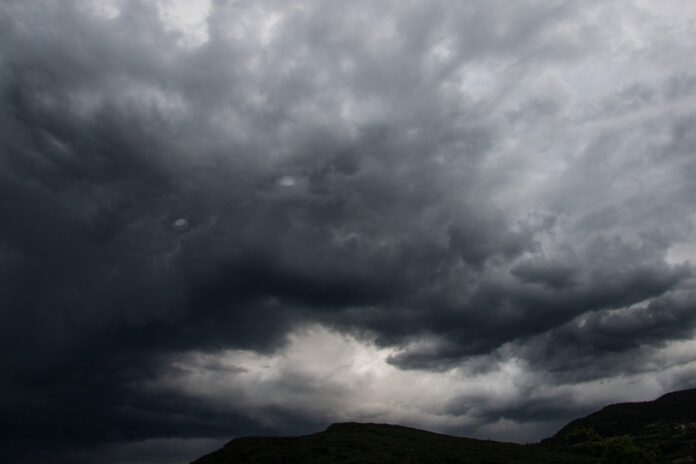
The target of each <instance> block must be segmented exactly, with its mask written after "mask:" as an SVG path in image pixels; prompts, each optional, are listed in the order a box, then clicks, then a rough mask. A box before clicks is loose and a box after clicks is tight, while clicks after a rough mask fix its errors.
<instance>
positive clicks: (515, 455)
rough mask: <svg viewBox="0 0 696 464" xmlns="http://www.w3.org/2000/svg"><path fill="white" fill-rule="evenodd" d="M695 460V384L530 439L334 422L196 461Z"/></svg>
mask: <svg viewBox="0 0 696 464" xmlns="http://www.w3.org/2000/svg"><path fill="white" fill-rule="evenodd" d="M598 462H599V463H614V464H629V463H630V464H641V463H645V464H652V463H682V464H686V463H696V389H692V390H683V391H678V392H672V393H668V394H666V395H664V396H661V397H660V398H658V399H656V400H654V401H645V402H641V403H619V404H613V405H610V406H607V407H605V408H603V409H601V410H600V411H597V412H595V413H593V414H590V415H589V416H587V417H583V418H581V419H577V420H574V421H572V422H570V423H569V424H568V425H566V426H565V427H563V428H562V429H561V430H559V431H558V433H556V434H555V435H554V436H553V437H550V438H547V439H545V440H542V442H541V444H538V445H518V444H513V443H499V442H494V441H490V440H485V441H484V440H474V439H470V438H460V437H452V436H449V435H442V434H438V433H432V432H426V431H423V430H417V429H412V428H408V427H401V426H397V425H387V424H358V423H345V424H334V425H332V426H330V427H329V428H328V429H326V430H325V431H323V432H319V433H316V434H313V435H305V436H299V437H247V438H237V439H234V440H232V441H230V442H229V443H228V444H227V445H225V447H224V448H222V449H220V450H218V451H216V452H214V453H211V454H209V455H207V456H204V457H202V458H200V459H198V460H197V461H195V463H196V464H232V463H236V464H246V463H249V464H255V463H283V464H290V463H307V464H315V463H316V464H318V463H368V464H369V463H406V464H408V463H420V464H427V463H462V464H464V463H466V464H507V463H515V464H524V463H529V464H544V463H549V464H551V463H554V464H558V463H570V464H572V463H577V464H581V463H588V464H589V463H598Z"/></svg>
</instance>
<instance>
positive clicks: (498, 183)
mask: <svg viewBox="0 0 696 464" xmlns="http://www.w3.org/2000/svg"><path fill="white" fill-rule="evenodd" d="M116 3H117V4H118V5H117V10H118V14H117V15H115V16H114V17H112V18H109V17H104V16H100V15H99V14H95V13H94V12H93V11H91V10H90V9H89V8H87V6H85V5H86V4H82V3H80V2H62V3H61V4H60V5H58V4H56V3H54V2H40V1H29V2H18V1H9V2H5V3H4V4H3V5H2V6H0V24H1V25H2V27H0V105H1V106H0V140H2V147H3V148H2V152H1V153H0V214H1V215H2V216H1V217H3V218H5V219H4V220H3V221H2V222H1V223H0V258H1V259H2V262H3V266H2V269H0V317H1V318H2V319H1V320H0V322H1V324H0V360H1V363H0V374H2V378H3V382H2V387H1V388H2V393H3V394H2V400H0V401H1V403H0V404H1V405H2V412H3V417H4V418H5V421H4V422H5V424H6V425H5V426H3V437H4V439H7V440H8V444H11V445H12V452H13V453H14V456H16V460H17V462H25V461H27V459H28V460H29V461H32V462H40V461H41V460H42V459H49V458H47V457H46V458H44V457H43V456H33V457H29V458H27V457H26V455H24V454H23V452H24V451H25V450H26V449H27V448H29V447H31V446H34V445H35V444H36V443H48V444H50V447H51V453H52V456H53V457H52V458H50V460H51V462H57V461H55V459H59V458H55V456H57V455H58V456H59V455H60V452H61V449H58V448H62V449H63V451H65V450H72V451H74V450H75V449H77V448H80V447H82V446H87V447H95V446H98V445H101V444H104V443H119V442H124V441H133V440H146V439H164V438H171V437H175V438H176V437H180V438H189V437H221V436H224V437H227V436H229V435H233V434H236V433H240V434H242V433H244V434H248V433H256V432H258V433H261V432H269V431H278V430H280V429H282V430H289V431H292V430H300V429H301V430H308V429H309V428H310V425H313V424H315V422H313V420H314V419H312V418H309V417H303V416H302V414H299V413H296V412H295V413H292V412H289V411H290V410H288V411H281V412H279V413H278V414H276V415H277V416H279V417H280V416H284V417H286V419H284V420H285V424H286V425H284V426H283V427H280V426H278V425H277V424H276V425H275V427H274V426H270V425H263V421H259V420H257V419H254V418H252V417H249V415H247V413H245V412H240V411H238V412H237V413H234V412H229V411H227V412H226V413H225V414H224V415H222V414H221V413H218V412H216V406H215V405H214V404H208V403H206V402H204V401H202V400H200V401H199V400H196V399H195V398H192V397H190V396H187V395H184V394H179V393H176V392H175V393H171V394H168V395H164V396H153V395H152V394H149V393H148V392H147V389H145V388H144V387H143V385H145V384H146V383H147V382H148V381H151V380H153V379H156V378H157V377H158V376H160V375H163V372H165V371H166V370H167V369H168V368H169V367H168V366H169V364H168V361H167V360H169V359H171V357H172V356H175V355H176V354H177V353H184V352H187V351H189V350H201V351H214V350H220V349H248V350H254V351H257V352H261V353H272V352H274V350H281V349H282V348H283V346H284V344H285V342H286V336H287V334H288V333H290V332H291V331H292V330H293V329H295V328H297V327H301V326H303V325H305V324H307V323H311V322H320V323H322V324H324V325H326V326H329V327H333V328H335V329H337V330H341V331H345V332H347V333H353V334H360V335H361V336H364V337H367V338H369V337H374V340H376V343H377V344H378V345H380V346H383V347H391V348H395V349H397V350H399V351H398V352H396V353H394V354H392V355H391V357H390V358H389V361H390V362H391V363H392V364H393V365H395V366H398V367H400V368H404V369H423V370H426V371H439V370H446V369H450V368H452V367H454V366H457V365H458V364H459V363H462V362H464V361H466V360H469V359H473V358H474V357H476V356H486V355H493V353H495V352H496V350H500V349H502V348H504V347H506V346H511V345H513V346H520V347H522V348H520V350H519V355H520V356H523V357H524V359H525V360H526V361H528V362H529V363H530V364H531V365H533V366H536V367H540V366H542V369H544V368H548V370H549V371H550V372H551V373H553V374H554V375H555V374H556V373H558V372H559V371H563V370H571V368H569V367H568V366H570V365H573V363H576V364H575V365H577V366H584V365H586V364H588V363H595V364H596V365H597V366H600V367H598V369H599V370H600V371H601V372H608V371H610V370H612V367H610V366H612V364H611V363H610V360H613V359H615V353H623V352H628V351H630V350H631V349H635V348H638V347H643V346H645V345H651V344H652V345H655V346H658V345H660V344H662V343H665V342H666V341H668V340H675V339H681V338H685V337H688V336H689V335H690V333H691V332H690V331H691V330H692V328H693V327H694V323H695V322H696V321H694V320H693V318H692V317H691V316H690V313H691V311H690V308H691V304H692V302H693V300H692V299H691V298H690V296H689V294H688V293H684V292H682V289H683V288H684V287H685V286H687V285H689V279H690V278H691V271H690V265H689V264H678V263H675V262H674V260H671V261H670V260H668V259H667V258H668V252H669V250H670V249H671V247H672V246H673V245H674V244H675V243H688V240H689V237H690V234H691V232H690V230H691V229H690V228H691V227H692V224H691V222H690V220H689V219H688V217H684V216H683V215H684V214H685V213H686V212H687V211H688V207H689V205H690V204H691V202H692V199H693V194H694V192H693V183H692V182H690V179H691V178H690V176H689V174H690V173H693V169H694V167H695V166H696V164H694V162H693V161H692V158H690V157H689V156H690V155H691V151H692V149H691V147H692V146H693V144H692V143H690V142H691V140H692V139H693V138H694V133H696V131H694V127H696V125H695V124H694V118H693V116H692V115H691V114H683V112H682V113H678V112H677V111H676V110H675V111H674V112H671V113H670V112H667V114H668V116H669V117H667V118H665V119H664V121H659V122H655V121H654V119H650V114H651V113H650V111H652V110H651V108H652V107H654V106H655V105H659V104H671V103H670V102H674V101H677V102H679V101H681V100H680V99H688V98H691V97H692V96H693V95H694V94H695V93H694V89H696V87H694V86H693V85H692V84H693V82H692V81H693V75H692V74H688V72H686V71H684V70H674V75H673V76H668V78H667V79H666V80H665V81H664V83H663V84H660V85H662V87H659V85H655V84H654V83H643V84H641V83H637V84H635V83H634V84H630V85H623V84H622V85H621V86H618V85H617V87H622V89H621V90H618V91H617V90H615V88H614V85H613V84H611V83H609V84H607V83H604V84H603V85H605V86H607V87H608V89H607V92H604V93H606V94H607V95H609V96H607V97H606V98H604V100H602V101H601V102H600V104H597V105H595V106H592V107H589V108H584V107H583V108H582V111H577V112H575V113H573V114H570V110H569V109H568V105H569V103H568V102H569V97H568V96H567V94H568V92H569V90H568V89H565V88H564V87H563V86H562V85H560V86H556V87H554V86H553V85H548V86H547V85H546V84H545V83H544V82H545V81H544V82H542V83H541V84H539V83H537V81H536V80H535V79H537V75H536V74H537V70H538V71H539V73H542V74H543V70H544V69H546V68H544V67H549V66H553V64H554V63H566V64H568V66H570V65H571V64H572V63H576V64H577V63H583V59H584V58H585V57H586V56H590V55H591V54H592V53H593V52H595V51H597V50H602V47H603V46H604V45H606V43H605V42H604V41H605V40H606V37H605V35H604V34H606V31H602V30H601V25H596V24H595V23H594V22H593V21H592V18H591V15H590V16H587V17H586V16H585V15H584V14H583V13H582V12H581V10H580V8H581V7H583V8H584V5H586V3H582V4H579V3H577V2H571V1H561V2H552V3H549V4H547V3H542V2H528V4H525V5H522V4H520V5H515V6H511V5H509V4H507V3H506V2H505V3H502V2H469V3H466V4H459V3H447V2H443V3H432V4H412V5H407V6H406V5H401V4H397V3H390V2H384V3H372V2H365V3H360V4H356V5H352V6H350V7H348V6H346V5H344V4H339V3H333V2H326V3H314V2H306V3H303V4H301V5H299V6H289V5H285V4H282V3H276V2H260V3H258V4H255V3H251V2H238V3H231V2H213V4H212V6H211V10H210V12H209V14H208V15H207V19H204V20H202V21H203V23H204V24H205V25H206V28H207V41H204V42H203V43H202V44H199V45H196V46H183V45H181V41H182V40H183V39H182V37H183V36H182V34H183V33H182V32H181V31H177V30H175V29H172V28H171V27H169V26H168V25H167V21H166V20H165V19H166V18H165V17H166V15H165V14H164V13H163V12H162V11H163V10H162V9H161V6H157V5H155V4H150V3H145V2H134V1H128V2H116ZM273 12H275V13H278V18H277V21H276V23H273V24H271V23H269V22H268V21H270V19H269V18H273V15H272V13H273ZM240 18H243V20H242V19H240ZM588 18H589V19H588ZM264 27H265V28H266V29H268V30H267V31H266V32H262V31H261V30H262V29H263V28H264ZM269 31H270V32H269ZM264 34H266V35H264ZM177 44H179V45H177ZM489 66H491V67H492V69H494V72H491V70H490V69H489V68H488V67H489ZM578 73H579V75H581V76H582V75H583V71H582V69H580V71H578ZM538 78H539V79H542V77H538ZM554 79H556V80H558V79H557V78H554ZM554 79H550V82H551V83H552V84H553V82H554ZM539 82H541V81H539ZM539 89H542V90H543V91H540V90H539ZM587 92H588V93H591V89H590V90H588V91H587ZM646 108H647V109H646ZM641 111H642V113H641ZM646 112H647V113H646ZM673 113H674V114H673ZM677 113H678V114H677ZM687 113H688V112H687ZM626 114H628V115H629V116H630V117H633V118H634V119H635V118H638V122H637V123H631V124H633V125H630V124H629V125H628V126H626V124H627V123H626V122H625V121H624V122H622V121H623V120H621V118H622V117H624V115H626ZM646 114H647V116H646ZM607 118H609V119H610V120H607ZM612 118H614V119H612ZM640 118H644V119H645V122H641V121H642V120H641V119H640ZM534 121H542V122H540V123H538V124H537V125H535V123H534ZM558 121H565V122H566V123H567V121H570V123H568V124H572V125H575V124H577V126H578V127H579V128H578V129H577V130H576V129H575V128H573V129H572V130H570V129H567V128H566V125H565V124H561V123H559V122H558ZM617 121H618V122H617ZM631 121H633V119H631ZM558 124H561V126H555V125H558ZM592 124H594V126H593V125H592ZM622 124H623V125H622ZM554 127H555V130H554ZM547 130H548V131H549V133H546V132H545V131H547ZM651 130H653V131H654V133H655V134H658V135H656V136H655V137H654V138H645V137H644V134H645V133H646V132H650V131H651ZM582 131H585V132H584V133H583V132H582ZM520 134H522V135H524V136H525V137H527V138H528V142H526V143H521V142H520V137H522V135H520ZM525 146H529V147H530V148H528V149H527V148H525ZM559 146H560V147H561V149H560V150H559V149H558V147H559ZM511 147H514V148H511ZM516 150H519V151H520V153H522V154H525V153H527V154H529V156H526V157H525V158H524V159H520V158H516V157H515V156H514V152H515V151H516ZM547 153H551V154H553V155H554V156H550V157H549V158H544V156H546V155H545V154H547ZM636 153H637V154H638V155H635V154H636ZM629 154H630V155H629ZM559 162H560V163H562V165H561V166H560V167H557V166H556V165H555V164H554V163H559ZM527 163H531V164H527ZM551 169H555V171H545V170H551ZM548 172H553V173H554V174H553V175H548ZM543 176H546V177H544V178H547V179H550V180H547V181H546V183H545V184H544V187H543V189H541V190H538V191H537V190H535V188H537V187H535V185H537V184H535V183H534V182H535V181H534V179H536V178H537V177H543ZM530 192H531V193H530ZM535 192H537V193H535ZM535 195H538V196H535ZM635 305H638V307H636V308H634V306H635ZM423 340H426V341H427V343H425V344H422V343H419V342H420V341H423ZM622 359H624V361H623V362H625V363H630V356H628V355H627V356H626V357H625V358H622ZM603 360H607V363H609V364H607V366H609V367H606V368H601V366H602V365H603V364H602V362H603ZM543 366H545V367H543ZM613 366H614V367H613V369H617V367H616V366H615V365H613ZM601 369H604V370H601ZM618 369H619V370H620V369H621V367H619V368H618ZM575 374H577V372H576V373H573V372H570V373H568V374H563V375H568V376H569V377H573V375H575ZM558 375H561V374H558ZM587 375H588V376H590V377H591V376H592V374H587ZM597 375H600V374H597ZM289 381H290V379H289V380H288V382H289ZM559 408H561V409H559ZM465 409H466V408H465ZM559 411H560V412H559ZM569 414H570V411H568V410H564V409H562V406H561V405H560V402H558V403H555V402H551V400H544V401H542V402H541V403H539V404H537V403H530V405H528V406H524V407H523V406H520V405H519V404H510V406H509V408H506V410H505V411H501V410H499V409H496V408H495V407H494V406H492V405H491V406H490V407H489V409H488V410H487V411H482V412H481V414H480V416H481V417H486V418H489V419H490V420H495V418H496V417H509V418H513V419H515V420H520V421H522V420H526V419H529V420H536V419H539V418H547V419H549V420H551V419H556V418H558V417H561V416H567V415H569ZM66 456H67V455H66ZM85 456H92V455H91V454H89V453H87V454H85ZM66 459H67V458H66ZM84 459H86V460H89V459H91V458H89V457H85V458H84ZM27 462H28V461H27Z"/></svg>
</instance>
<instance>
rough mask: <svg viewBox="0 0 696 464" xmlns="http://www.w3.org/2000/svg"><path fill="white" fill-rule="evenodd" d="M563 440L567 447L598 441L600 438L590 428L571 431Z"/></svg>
mask: <svg viewBox="0 0 696 464" xmlns="http://www.w3.org/2000/svg"><path fill="white" fill-rule="evenodd" d="M563 439H564V441H565V442H566V443H567V444H569V445H578V444H581V443H588V442H590V443H592V442H596V441H599V440H601V437H600V436H599V434H598V433H597V432H595V430H594V429H593V428H592V427H579V428H577V429H573V430H571V431H570V432H569V433H568V434H566V436H565V437H563Z"/></svg>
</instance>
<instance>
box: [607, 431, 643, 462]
mask: <svg viewBox="0 0 696 464" xmlns="http://www.w3.org/2000/svg"><path fill="white" fill-rule="evenodd" d="M601 447H602V457H601V458H600V459H599V464H650V463H653V462H655V459H656V455H655V453H654V452H653V451H652V450H649V449H646V448H642V447H640V446H638V445H636V444H635V443H634V442H633V440H632V439H631V438H630V437H628V436H625V435H624V436H621V437H611V438H606V439H604V440H602V441H601Z"/></svg>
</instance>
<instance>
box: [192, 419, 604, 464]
mask: <svg viewBox="0 0 696 464" xmlns="http://www.w3.org/2000/svg"><path fill="white" fill-rule="evenodd" d="M513 462H514V463H517V464H526V463H528V464H545V463H548V464H552V463H553V464H558V463H561V462H564V463H570V464H572V463H577V464H581V463H589V462H591V461H589V460H587V458H583V457H574V456H567V455H565V454H560V453H559V452H557V451H555V450H549V449H545V448H543V447H541V446H538V445H526V446H525V445H517V444H512V443H498V442H494V441H484V440H474V439H470V438H459V437H452V436H448V435H441V434H437V433H432V432H426V431H423V430H417V429H412V428H407V427H401V426H396V425H386V424H357V423H345V424H334V425H332V426H330V427H329V428H328V429H326V430H325V431H324V432H319V433H316V434H313V435H306V436H300V437H282V438H260V437H251V438H238V439H234V440H232V441H230V442H229V443H228V444H227V445H225V447H224V448H222V449H221V450H218V451H216V452H214V453H212V454H209V455H207V456H204V457H202V458H200V459H199V460H197V461H195V463H196V464H223V463H225V464H232V463H249V464H256V463H259V464H260V463H264V464H265V463H268V464H270V463H278V464H280V463H283V464H285V463H288V464H290V463H298V464H300V463H306V464H314V463H316V464H319V463H356V464H357V463H367V464H370V463H374V464H389V463H394V464H397V463H398V464H408V463H419V464H428V463H471V464H504V463H513Z"/></svg>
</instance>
